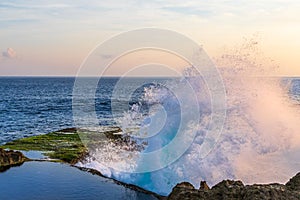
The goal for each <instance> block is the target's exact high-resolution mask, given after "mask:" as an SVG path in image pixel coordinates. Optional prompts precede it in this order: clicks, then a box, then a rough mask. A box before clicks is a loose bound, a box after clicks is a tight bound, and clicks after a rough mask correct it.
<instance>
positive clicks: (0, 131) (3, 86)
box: [0, 77, 300, 144]
mask: <svg viewBox="0 0 300 200" xmlns="http://www.w3.org/2000/svg"><path fill="white" fill-rule="evenodd" d="M118 80H119V78H116V77H112V78H102V79H100V81H99V83H98V88H97V90H96V94H95V107H96V108H95V109H96V113H97V117H98V120H99V124H100V125H104V126H105V125H115V123H116V122H115V121H114V120H113V119H112V115H111V98H112V92H113V89H114V86H115V84H116V83H117V82H118ZM141 80H142V81H143V80H144V82H145V87H147V86H148V85H147V83H149V82H163V81H166V80H168V79H163V78H159V79H155V78H144V79H143V78H128V81H126V84H127V85H126V86H125V87H124V88H130V87H131V86H132V87H133V86H135V83H136V82H139V84H140V82H141ZM283 80H285V81H286V80H291V83H292V84H290V85H289V95H290V98H292V99H293V100H295V101H300V79H298V78H286V79H283ZM74 81H75V78H74V77H1V78H0V94H1V95H0V144H3V143H5V142H8V141H11V140H14V139H17V138H23V137H28V136H31V135H39V134H45V133H49V132H51V131H56V130H59V129H63V128H69V127H74V123H73V115H72V92H73V86H74ZM283 82H284V81H283ZM142 93H143V87H141V88H140V90H136V92H135V93H134V95H133V96H132V98H131V100H130V103H131V104H134V103H136V102H137V101H139V98H140V97H141V95H142ZM124 96H126V91H124ZM129 106H130V105H129ZM122 114H123V111H122V110H120V113H119V115H120V116H122Z"/></svg>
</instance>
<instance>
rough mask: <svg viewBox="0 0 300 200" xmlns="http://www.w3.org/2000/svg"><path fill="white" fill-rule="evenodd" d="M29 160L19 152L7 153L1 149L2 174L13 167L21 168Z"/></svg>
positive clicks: (0, 169) (0, 168) (0, 167)
mask: <svg viewBox="0 0 300 200" xmlns="http://www.w3.org/2000/svg"><path fill="white" fill-rule="evenodd" d="M27 160H28V158H26V157H25V156H24V155H23V154H22V153H21V152H19V151H5V150H4V149H1V148H0V172H3V171H6V170H7V169H9V168H10V167H12V166H19V165H21V164H23V163H24V162H25V161H27Z"/></svg>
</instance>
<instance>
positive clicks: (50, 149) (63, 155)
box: [0, 129, 87, 164]
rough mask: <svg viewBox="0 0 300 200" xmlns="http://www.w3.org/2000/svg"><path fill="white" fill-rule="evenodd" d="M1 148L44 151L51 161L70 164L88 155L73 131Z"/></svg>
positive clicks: (19, 140)
mask: <svg viewBox="0 0 300 200" xmlns="http://www.w3.org/2000/svg"><path fill="white" fill-rule="evenodd" d="M0 148H4V149H11V150H23V151H42V152H45V153H44V154H45V155H46V156H48V157H49V158H51V159H58V160H61V161H64V162H67V163H70V164H73V163H75V162H77V161H78V159H80V158H81V157H82V156H84V155H85V154H86V153H87V149H86V148H85V146H84V145H83V144H82V142H81V140H80V137H79V135H78V133H77V131H76V129H73V132H71V131H70V130H69V129H66V131H65V130H61V131H57V132H52V133H48V134H45V135H38V136H32V137H28V138H22V139H18V140H15V141H12V142H8V143H6V144H5V145H3V146H1V147H0Z"/></svg>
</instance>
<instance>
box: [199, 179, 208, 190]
mask: <svg viewBox="0 0 300 200" xmlns="http://www.w3.org/2000/svg"><path fill="white" fill-rule="evenodd" d="M209 189H210V188H209V187H208V185H207V183H206V181H201V182H200V188H199V190H209Z"/></svg>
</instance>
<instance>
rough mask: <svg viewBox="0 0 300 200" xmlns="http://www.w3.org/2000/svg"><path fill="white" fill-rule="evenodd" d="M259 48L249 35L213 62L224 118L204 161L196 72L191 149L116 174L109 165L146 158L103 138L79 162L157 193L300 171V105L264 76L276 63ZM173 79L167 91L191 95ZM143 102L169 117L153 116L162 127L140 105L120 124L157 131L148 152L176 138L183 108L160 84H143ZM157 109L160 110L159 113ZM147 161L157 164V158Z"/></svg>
mask: <svg viewBox="0 0 300 200" xmlns="http://www.w3.org/2000/svg"><path fill="white" fill-rule="evenodd" d="M257 45H258V44H257V43H256V42H255V41H253V40H250V41H247V42H246V43H245V44H243V45H242V46H241V47H240V48H237V49H235V50H234V51H230V52H229V53H227V54H224V55H223V56H221V57H220V58H218V59H216V64H217V65H218V66H219V67H220V69H221V70H222V75H223V79H224V84H225V86H226V94H227V118H226V124H225V126H224V129H223V132H222V135H221V137H220V138H219V140H218V143H217V145H216V146H215V148H214V149H213V150H212V151H211V152H210V154H209V155H208V156H206V157H204V158H202V155H200V154H199V152H200V149H201V145H202V144H203V140H204V138H205V137H206V132H207V129H208V125H207V121H208V120H209V116H210V106H211V105H210V101H209V100H210V97H209V92H208V91H207V88H206V87H205V84H204V82H203V80H202V78H201V77H192V78H189V83H190V84H191V85H192V87H193V89H194V91H195V94H196V95H197V97H198V104H199V105H200V108H201V110H200V115H201V122H200V123H199V124H195V123H191V124H190V125H189V129H186V130H185V131H186V132H185V134H186V139H187V140H190V136H191V134H190V132H192V131H195V130H196V132H197V134H196V137H195V138H194V140H193V143H192V144H191V145H190V148H189V149H188V150H187V151H186V152H185V153H184V155H182V156H181V157H180V158H179V159H178V160H177V161H176V162H174V163H172V164H170V165H168V166H167V167H165V168H163V169H160V170H158V171H153V172H148V173H126V172H120V171H117V170H115V169H120V168H122V169H126V170H129V169H135V168H138V167H139V165H144V164H145V163H140V157H139V154H140V152H139V151H134V150H133V151H132V150H130V151H128V148H127V147H120V146H118V145H116V144H114V143H109V142H107V143H106V144H105V145H103V146H101V147H99V149H97V150H96V151H95V152H91V154H92V156H93V158H94V159H93V160H91V161H90V162H88V163H84V164H83V163H79V165H84V166H85V167H90V168H95V169H97V170H99V171H100V172H101V173H103V174H104V175H106V176H108V177H112V178H115V179H117V180H120V181H123V182H126V183H132V184H135V185H138V186H141V187H143V188H145V189H148V190H151V191H154V192H156V193H159V194H163V195H167V194H168V193H169V192H170V191H171V189H172V188H173V187H174V186H175V185H176V184H177V183H179V182H182V181H188V182H191V183H192V184H194V186H195V187H199V183H200V181H201V180H206V181H207V182H208V184H209V185H214V184H216V183H218V182H219V181H221V180H223V179H240V180H242V181H243V182H244V183H246V184H251V183H269V182H282V183H284V182H286V181H288V179H289V178H290V177H292V176H293V175H294V174H296V173H297V172H298V171H299V170H300V157H299V156H297V155H300V128H299V125H298V123H299V120H300V115H299V108H297V107H295V106H293V104H292V102H290V100H289V98H288V97H287V88H285V87H283V86H282V84H281V82H280V80H279V79H275V78H267V77H264V76H266V75H268V73H270V72H272V71H273V70H274V68H273V66H274V65H273V63H271V64H270V62H267V59H265V58H263V59H261V56H260V54H257ZM258 76H259V77H258ZM174 81H175V80H174ZM176 81H178V80H176ZM177 83H178V82H177ZM177 83H176V84H173V85H174V87H173V88H168V89H170V90H171V91H176V92H177V93H180V95H184V96H185V97H186V98H187V99H188V98H191V99H192V97H191V94H190V93H189V92H187V91H186V90H182V89H181V88H180V84H178V85H179V86H178V87H177ZM145 100H147V102H148V104H149V105H152V109H151V112H150V114H149V116H148V117H151V116H152V117H153V116H159V117H161V116H163V118H164V117H165V115H167V118H166V120H165V121H163V120H162V121H161V120H159V119H160V118H155V117H154V118H152V121H153V120H154V121H155V120H157V121H156V123H157V127H160V128H161V129H160V128H158V130H157V129H155V128H154V130H151V127H150V128H149V127H147V124H148V121H149V119H148V118H147V117H146V118H145V117H143V116H142V115H140V114H139V105H138V104H137V105H136V106H134V107H133V109H132V110H131V111H130V112H129V113H127V115H125V116H126V118H125V120H124V121H123V123H121V125H122V129H123V130H125V129H126V128H127V130H129V129H130V128H131V130H132V128H133V127H136V126H137V125H141V126H142V127H140V128H141V130H147V131H148V134H150V133H151V134H152V133H153V132H159V134H158V135H156V136H155V137H152V138H148V139H146V141H147V142H148V145H146V150H145V151H153V150H156V149H159V148H161V147H162V146H164V145H165V144H167V143H168V142H170V141H171V140H172V139H173V138H174V137H175V135H176V131H177V130H178V127H177V126H176V124H178V123H179V122H180V120H181V117H182V113H180V110H179V109H176V108H177V107H178V106H179V104H178V102H177V100H176V98H174V95H172V94H170V93H169V92H168V90H166V89H165V88H164V87H160V86H157V87H152V88H149V89H147V90H146V93H145ZM159 105H160V106H159ZM184 106H189V105H184ZM161 108H164V109H165V111H164V112H162V109H161ZM157 113H159V114H157ZM137 121H138V123H137ZM125 122H126V123H125ZM162 122H163V125H161V123H162ZM152 128H153V127H152ZM131 134H133V136H137V135H138V136H142V134H145V131H143V132H141V131H137V130H136V129H135V131H133V133H131ZM182 142H183V143H184V142H185V141H182ZM173 150H174V151H176V149H173ZM153 162H162V161H161V159H160V158H157V159H156V160H153ZM146 164H147V165H151V164H153V163H146ZM120 166H122V167H120Z"/></svg>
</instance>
